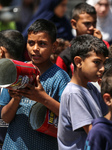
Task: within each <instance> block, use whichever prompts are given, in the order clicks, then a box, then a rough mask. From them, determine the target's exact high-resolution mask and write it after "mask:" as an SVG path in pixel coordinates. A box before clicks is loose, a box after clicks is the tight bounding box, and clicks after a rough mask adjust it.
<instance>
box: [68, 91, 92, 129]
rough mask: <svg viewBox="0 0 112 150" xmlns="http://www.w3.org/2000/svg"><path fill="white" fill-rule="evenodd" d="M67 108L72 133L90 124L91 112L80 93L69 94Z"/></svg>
mask: <svg viewBox="0 0 112 150" xmlns="http://www.w3.org/2000/svg"><path fill="white" fill-rule="evenodd" d="M68 107H69V108H68V110H69V114H68V116H70V118H71V123H72V129H73V131H74V130H77V129H79V128H82V127H83V126H85V125H89V124H91V121H92V120H93V117H92V115H91V110H90V107H89V106H88V104H87V103H86V101H85V99H84V96H83V95H82V94H81V93H72V94H70V99H69V101H68Z"/></svg>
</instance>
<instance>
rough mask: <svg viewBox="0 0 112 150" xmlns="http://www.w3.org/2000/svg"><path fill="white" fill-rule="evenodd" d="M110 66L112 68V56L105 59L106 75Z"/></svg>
mask: <svg viewBox="0 0 112 150" xmlns="http://www.w3.org/2000/svg"><path fill="white" fill-rule="evenodd" d="M110 68H112V58H108V59H106V61H105V63H104V72H103V75H104V74H105V72H107V70H109V69H110Z"/></svg>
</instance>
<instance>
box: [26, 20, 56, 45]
mask: <svg viewBox="0 0 112 150" xmlns="http://www.w3.org/2000/svg"><path fill="white" fill-rule="evenodd" d="M32 32H33V33H37V32H46V33H48V35H49V36H50V38H51V41H52V42H53V43H54V42H55V41H56V35H57V30H56V26H55V25H54V23H52V22H51V21H48V20H45V19H38V20H36V21H35V22H34V23H33V24H32V25H31V26H30V27H29V29H28V34H30V33H32Z"/></svg>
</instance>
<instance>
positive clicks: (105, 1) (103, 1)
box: [98, 0, 109, 5]
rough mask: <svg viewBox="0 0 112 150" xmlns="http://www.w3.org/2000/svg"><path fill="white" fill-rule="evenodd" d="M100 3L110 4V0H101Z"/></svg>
mask: <svg viewBox="0 0 112 150" xmlns="http://www.w3.org/2000/svg"><path fill="white" fill-rule="evenodd" d="M98 3H99V4H104V5H105V4H109V1H108V0H100V1H99V2H98Z"/></svg>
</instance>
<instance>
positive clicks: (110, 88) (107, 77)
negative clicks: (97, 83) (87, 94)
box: [101, 68, 112, 97]
mask: <svg viewBox="0 0 112 150" xmlns="http://www.w3.org/2000/svg"><path fill="white" fill-rule="evenodd" d="M105 93H109V94H110V95H111V97H112V68H110V69H109V70H107V71H106V72H105V74H104V75H103V77H102V81H101V95H102V96H103V95H104V94H105Z"/></svg>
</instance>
